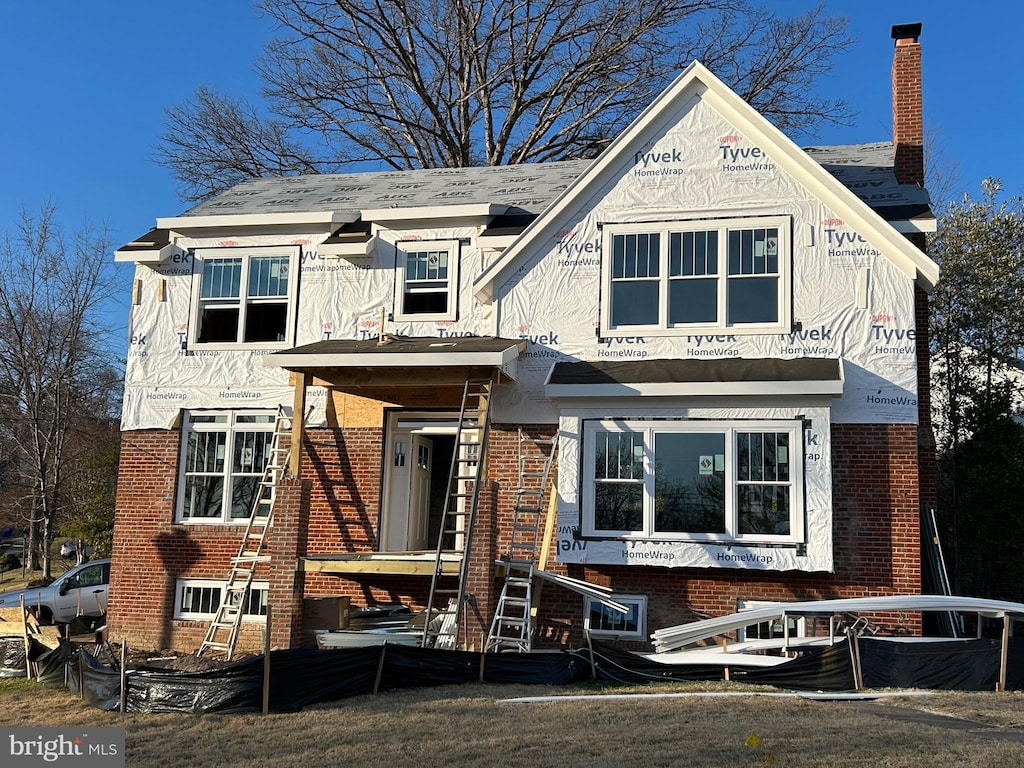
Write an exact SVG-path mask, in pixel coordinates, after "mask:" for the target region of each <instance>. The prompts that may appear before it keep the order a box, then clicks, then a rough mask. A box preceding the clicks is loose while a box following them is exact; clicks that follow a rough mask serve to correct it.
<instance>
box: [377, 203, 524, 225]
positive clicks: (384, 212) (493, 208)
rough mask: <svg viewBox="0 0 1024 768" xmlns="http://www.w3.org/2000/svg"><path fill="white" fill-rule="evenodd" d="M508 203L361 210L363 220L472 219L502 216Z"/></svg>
mask: <svg viewBox="0 0 1024 768" xmlns="http://www.w3.org/2000/svg"><path fill="white" fill-rule="evenodd" d="M507 210H508V206H507V205H499V204H497V203H463V204H461V205H421V206H416V207H412V208H400V207H399V208H367V209H365V210H363V211H360V214H361V215H362V217H363V221H374V222H377V221H416V220H431V219H472V218H488V217H490V216H501V215H502V214H503V213H505V211H507Z"/></svg>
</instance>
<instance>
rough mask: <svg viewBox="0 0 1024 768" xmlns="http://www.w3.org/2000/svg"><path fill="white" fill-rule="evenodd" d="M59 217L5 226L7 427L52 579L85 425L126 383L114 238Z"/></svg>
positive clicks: (1, 387)
mask: <svg viewBox="0 0 1024 768" xmlns="http://www.w3.org/2000/svg"><path fill="white" fill-rule="evenodd" d="M55 213H56V211H55V207H54V206H53V205H47V206H44V207H43V209H42V210H41V211H40V213H39V214H38V215H31V214H29V213H27V212H23V213H22V217H21V221H20V222H19V224H18V226H17V227H16V228H14V229H13V231H9V230H0V258H2V259H3V264H4V270H3V273H2V275H0V430H2V432H3V435H4V439H5V441H6V448H7V450H8V456H7V459H8V464H7V469H8V478H9V482H10V481H11V480H13V484H14V485H15V486H16V487H20V488H21V489H23V490H24V492H25V495H26V496H27V497H28V498H27V501H26V503H25V504H24V506H23V507H22V509H23V510H24V515H25V518H26V519H25V520H24V521H23V523H24V525H25V528H26V529H27V531H28V539H27V541H26V552H25V556H26V557H27V558H28V559H29V562H30V567H36V566H37V564H38V562H39V561H40V560H41V562H42V567H43V571H44V573H43V575H44V577H49V576H50V544H51V543H52V542H53V539H54V537H55V536H56V533H57V525H58V523H59V522H60V519H61V515H62V514H63V512H64V511H65V506H66V500H65V496H66V495H67V489H68V484H69V478H70V477H71V475H72V473H73V472H74V467H75V461H76V460H77V459H79V458H80V456H79V455H78V454H79V452H80V451H78V450H75V449H74V448H73V445H74V442H75V441H74V440H73V438H74V434H75V431H76V430H77V429H79V427H80V426H81V425H82V424H83V423H84V422H87V421H88V422H92V421H94V420H95V419H96V418H97V417H98V416H109V415H110V411H111V410H112V408H113V400H112V398H113V397H114V396H115V393H116V391H117V382H118V379H119V375H118V371H117V370H116V369H115V368H114V367H113V366H112V365H111V362H110V361H111V357H110V356H109V354H105V350H104V345H103V341H104V338H105V329H103V328H102V327H101V324H100V323H99V322H98V319H99V314H98V311H99V309H100V306H101V304H102V303H103V302H104V301H105V300H106V299H108V298H109V297H110V296H111V294H112V292H113V291H114V290H115V284H114V282H113V281H112V280H111V279H110V275H109V273H108V268H107V267H106V266H105V265H107V264H108V263H109V254H110V251H111V247H110V245H111V244H110V241H109V240H108V238H107V236H106V233H105V232H104V231H98V230H95V229H92V228H90V227H88V226H85V227H83V228H81V229H80V230H78V231H76V232H74V233H73V234H72V235H70V236H68V235H66V234H65V233H64V231H63V230H62V229H61V227H60V226H59V225H58V223H57V221H56V218H55ZM78 443H79V445H81V444H82V441H81V440H79V441H78Z"/></svg>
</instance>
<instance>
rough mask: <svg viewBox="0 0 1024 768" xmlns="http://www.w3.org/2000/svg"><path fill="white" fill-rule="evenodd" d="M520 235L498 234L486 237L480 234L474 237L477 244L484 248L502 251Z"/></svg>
mask: <svg viewBox="0 0 1024 768" xmlns="http://www.w3.org/2000/svg"><path fill="white" fill-rule="evenodd" d="M520 237H522V235H499V236H492V237H487V236H486V235H482V236H480V237H478V238H477V239H476V242H477V245H479V246H480V247H481V248H483V249H484V250H488V251H503V250H505V249H506V248H508V247H509V246H510V245H512V243H514V242H515V241H516V240H518V239H519V238H520Z"/></svg>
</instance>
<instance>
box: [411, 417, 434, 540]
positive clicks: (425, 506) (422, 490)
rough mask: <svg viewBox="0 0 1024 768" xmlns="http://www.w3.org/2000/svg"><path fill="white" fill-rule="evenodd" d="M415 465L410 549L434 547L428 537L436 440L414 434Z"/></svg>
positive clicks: (412, 478)
mask: <svg viewBox="0 0 1024 768" xmlns="http://www.w3.org/2000/svg"><path fill="white" fill-rule="evenodd" d="M411 458H412V459H413V466H412V468H411V471H410V477H409V528H408V544H407V547H408V548H409V549H414V550H415V549H433V548H434V546H435V544H432V543H431V542H430V541H429V539H428V531H429V528H430V473H431V471H432V470H433V466H434V441H433V440H431V439H430V438H429V437H425V436H423V435H413V436H412V456H411Z"/></svg>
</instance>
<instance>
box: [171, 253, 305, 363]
mask: <svg viewBox="0 0 1024 768" xmlns="http://www.w3.org/2000/svg"><path fill="white" fill-rule="evenodd" d="M193 261H194V264H195V266H194V269H195V271H196V274H195V277H196V279H195V280H194V281H193V297H192V317H191V322H190V324H189V328H190V330H191V334H190V341H191V342H192V343H193V344H197V345H203V346H204V347H210V348H213V347H221V348H225V349H230V348H232V347H233V346H237V345H240V344H245V345H247V346H268V347H280V346H281V345H282V344H290V343H291V342H292V337H293V335H294V333H293V330H292V329H293V327H294V325H295V323H294V316H295V283H296V269H297V265H298V261H299V257H298V253H297V251H296V250H295V249H291V248H289V249H285V250H281V249H275V248H266V249H262V248H260V249H241V248H206V249H201V250H199V251H197V253H196V256H195V259H194V260H193Z"/></svg>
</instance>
